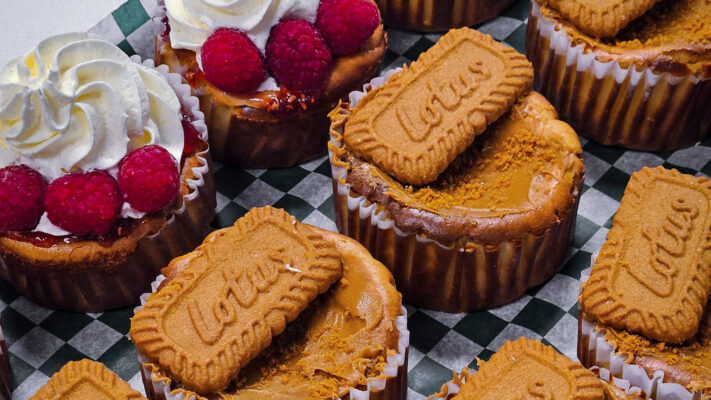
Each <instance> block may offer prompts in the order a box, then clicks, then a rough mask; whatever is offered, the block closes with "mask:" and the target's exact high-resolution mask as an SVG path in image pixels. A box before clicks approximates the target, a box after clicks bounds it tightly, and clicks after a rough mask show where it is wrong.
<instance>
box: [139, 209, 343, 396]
mask: <svg viewBox="0 0 711 400" xmlns="http://www.w3.org/2000/svg"><path fill="white" fill-rule="evenodd" d="M175 263H179V264H187V266H186V267H184V269H183V270H182V271H180V273H178V275H177V276H176V277H175V278H174V279H173V280H171V281H170V283H169V284H168V285H166V286H165V288H163V289H162V290H160V291H159V292H158V293H154V294H153V295H151V297H149V298H148V301H147V302H146V304H145V305H144V307H143V308H142V309H141V310H139V311H138V312H136V315H135V316H134V317H133V319H132V320H131V338H132V340H133V341H134V343H135V344H136V348H137V349H138V351H139V353H141V354H143V355H144V356H146V357H148V358H149V359H151V360H154V361H156V362H157V363H158V364H160V366H161V367H163V368H165V369H166V370H167V371H168V372H169V373H170V374H171V375H173V376H174V377H175V378H176V379H178V380H179V381H181V382H182V383H183V384H184V385H185V386H186V387H188V388H190V389H192V390H194V391H196V392H200V393H210V392H214V391H218V390H221V389H224V388H225V387H226V386H227V385H228V384H229V382H230V381H231V380H233V379H234V378H236V377H237V376H238V375H239V371H240V369H241V368H242V367H244V366H245V365H246V364H247V363H249V361H251V360H252V359H253V358H254V357H256V356H257V355H258V354H259V353H260V352H261V351H262V350H264V349H265V348H267V347H268V346H269V344H270V343H271V341H272V338H273V337H274V336H276V335H279V334H280V333H282V332H283V331H284V329H285V328H286V324H287V323H289V322H291V321H292V320H294V319H295V318H296V317H297V316H298V315H299V314H300V313H301V312H302V311H303V310H304V309H305V308H306V307H307V306H308V304H309V303H310V302H311V301H312V300H313V299H314V298H316V296H317V295H318V294H320V293H323V292H324V291H326V290H327V289H328V288H329V287H330V286H331V285H332V284H333V283H334V282H336V281H337V280H338V279H340V278H341V276H342V274H343V271H342V268H341V259H340V255H339V253H338V251H337V250H336V248H335V246H334V245H333V243H331V242H329V241H327V240H325V239H324V238H323V237H322V236H321V235H319V234H318V233H316V232H314V231H313V230H312V229H309V228H308V227H307V226H305V225H302V224H301V223H299V222H298V221H297V220H296V218H294V217H292V216H291V215H289V214H287V213H286V212H285V211H284V210H280V209H275V208H272V207H263V208H254V209H252V210H251V211H250V212H248V213H247V214H246V215H245V216H244V217H242V218H240V219H239V220H237V222H235V224H234V226H233V227H230V228H225V229H221V230H218V231H216V232H213V233H212V234H211V235H209V236H208V237H207V238H206V239H205V242H203V244H202V245H201V246H200V247H198V248H197V249H196V250H195V251H194V252H192V253H190V254H188V255H186V256H184V257H181V258H177V259H175V260H173V261H172V262H171V264H175Z"/></svg>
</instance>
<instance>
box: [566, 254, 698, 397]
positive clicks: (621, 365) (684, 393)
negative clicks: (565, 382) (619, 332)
mask: <svg viewBox="0 0 711 400" xmlns="http://www.w3.org/2000/svg"><path fill="white" fill-rule="evenodd" d="M591 271H592V268H588V269H586V270H584V271H583V272H582V273H581V276H580V282H581V284H582V283H585V282H587V281H588V278H590V272H591ZM578 358H579V359H580V362H581V363H582V364H583V365H584V366H585V367H586V368H593V367H598V368H599V369H600V374H601V376H602V375H609V376H611V377H612V378H613V380H614V383H615V385H617V386H618V387H620V388H623V389H628V390H629V392H628V393H640V392H643V393H645V394H647V395H648V396H649V398H650V399H651V400H701V399H702V398H703V395H702V393H701V392H695V393H691V392H690V391H689V390H687V389H686V388H685V387H684V386H682V385H680V384H678V383H671V382H664V371H660V370H657V371H654V372H653V373H652V376H651V377H650V376H649V374H648V373H647V371H645V369H644V368H642V367H640V366H639V365H636V364H629V363H626V362H625V361H626V360H627V356H625V355H623V354H620V353H617V352H615V346H614V345H613V344H612V343H610V342H608V341H607V339H605V332H604V330H601V329H599V328H598V327H597V326H596V324H595V323H594V322H590V321H587V320H585V319H583V313H582V312H578Z"/></svg>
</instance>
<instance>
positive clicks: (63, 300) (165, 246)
mask: <svg viewBox="0 0 711 400" xmlns="http://www.w3.org/2000/svg"><path fill="white" fill-rule="evenodd" d="M131 60H132V61H133V62H135V63H137V64H142V65H144V66H146V67H148V68H153V69H155V70H156V71H158V72H159V73H160V74H161V75H163V76H164V77H165V78H166V80H167V82H168V84H169V85H170V86H171V88H173V90H174V91H175V93H176V94H177V96H178V99H179V100H180V104H181V105H182V107H183V109H184V110H185V112H186V113H188V115H189V116H190V117H191V118H192V124H193V126H194V127H195V129H196V130H197V132H198V133H199V137H200V139H202V140H203V141H205V142H206V143H207V140H208V132H207V126H206V125H205V121H204V115H203V113H202V112H201V111H200V103H199V101H198V99H197V98H196V97H194V96H193V95H192V94H191V91H190V86H188V85H186V84H184V83H183V82H182V78H181V76H180V75H178V74H175V73H171V72H170V71H169V70H168V68H167V67H166V66H162V65H161V66H157V67H156V66H155V65H154V62H153V60H144V61H142V60H141V58H140V57H138V56H133V57H131ZM209 150H210V149H209V146H205V148H204V149H203V150H198V151H197V153H195V154H194V155H193V156H191V157H188V158H187V159H186V160H185V162H186V163H187V162H194V163H195V165H196V166H195V167H193V168H192V170H191V172H192V176H191V177H189V178H188V179H187V182H186V184H187V187H188V193H187V194H186V195H184V196H183V198H182V203H181V206H180V208H178V209H175V210H172V211H170V215H169V216H168V219H167V220H166V221H165V224H164V225H163V227H162V228H161V229H160V230H159V231H158V232H156V233H154V234H151V235H147V236H144V237H143V238H140V239H138V241H137V245H136V248H135V250H134V251H133V252H132V253H130V254H127V255H125V256H123V257H124V258H123V259H122V260H121V261H119V262H117V263H116V264H115V265H110V266H107V265H95V266H92V268H90V269H87V268H85V266H84V265H83V264H82V266H81V268H79V267H77V266H75V265H74V264H73V263H71V262H67V263H64V264H56V265H51V266H48V265H44V264H43V265H35V264H33V263H30V262H27V261H26V260H24V259H21V258H19V257H12V255H9V256H7V257H5V258H2V257H0V276H2V277H3V278H4V279H6V280H7V281H8V282H10V283H11V284H12V285H13V286H14V287H15V288H16V289H17V290H18V291H19V292H20V293H22V294H23V295H24V296H25V297H27V298H28V299H30V300H32V301H33V302H35V303H38V304H41V305H43V306H45V307H48V308H55V309H63V310H69V311H78V312H100V311H105V310H107V309H112V308H118V307H125V306H130V305H135V304H138V301H139V299H138V298H139V296H140V294H141V293H143V292H145V291H146V290H148V289H149V287H150V282H151V281H152V280H153V279H154V278H155V276H156V275H157V274H158V273H160V269H161V268H163V267H165V266H166V265H168V263H169V262H170V260H172V259H173V258H175V257H178V256H180V255H183V254H185V253H187V252H189V251H192V250H193V249H194V248H195V247H196V246H197V245H199V244H200V243H201V242H202V240H203V239H204V237H205V235H206V234H207V233H208V232H209V230H210V227H209V223H210V221H212V219H213V217H214V213H215V206H216V198H215V187H214V183H213V175H212V160H211V157H210V152H209ZM193 157H194V159H193ZM38 251H39V250H38Z"/></svg>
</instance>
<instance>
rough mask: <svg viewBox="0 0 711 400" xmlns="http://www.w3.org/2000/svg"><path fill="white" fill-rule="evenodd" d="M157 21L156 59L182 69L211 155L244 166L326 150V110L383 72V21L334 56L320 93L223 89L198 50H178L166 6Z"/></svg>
mask: <svg viewBox="0 0 711 400" xmlns="http://www.w3.org/2000/svg"><path fill="white" fill-rule="evenodd" d="M161 12H162V14H161V16H160V17H158V18H157V19H156V21H158V22H157V25H156V37H155V45H156V63H157V64H164V65H167V66H168V68H170V70H171V71H173V72H177V73H180V74H181V75H182V76H183V78H184V79H185V80H186V81H187V82H188V83H189V84H190V86H191V87H192V88H193V93H194V94H195V96H197V97H198V98H199V99H200V108H201V110H202V111H203V113H204V114H205V122H206V123H207V126H208V129H209V132H210V147H211V151H212V155H213V157H214V158H215V159H216V160H218V161H221V162H226V163H229V164H232V165H237V166H241V167H245V168H272V167H286V166H292V165H295V164H300V163H303V162H306V161H309V160H312V159H314V158H316V157H320V156H322V155H324V154H325V153H326V143H327V142H328V126H329V122H328V117H327V114H328V112H329V111H330V110H331V109H333V107H334V106H335V105H336V104H337V103H338V101H339V100H340V99H342V98H344V97H345V96H347V95H348V93H349V92H351V91H353V90H356V89H359V88H361V87H362V85H363V84H364V83H365V82H368V81H369V80H370V79H371V78H373V77H374V76H377V75H378V73H379V72H380V66H381V63H382V60H383V57H384V55H385V50H386V48H387V33H386V32H385V30H384V29H383V26H382V25H380V26H379V27H378V28H377V29H376V30H375V32H374V33H373V35H372V36H371V37H370V38H369V39H368V40H367V41H366V42H365V43H364V44H363V45H362V47H361V48H360V50H359V51H357V52H355V53H353V54H348V55H344V56H338V57H335V56H334V58H333V68H332V70H331V72H330V75H329V76H328V79H327V80H326V82H325V84H324V88H323V90H322V92H321V93H320V94H318V96H317V97H312V96H307V95H304V94H299V93H296V94H295V93H292V92H290V91H289V90H287V89H286V88H284V87H282V86H279V87H278V88H277V89H269V90H261V91H256V92H250V93H243V94H238V93H229V92H226V91H223V90H221V89H219V88H217V87H216V86H214V85H213V84H211V83H210V82H208V80H207V79H206V78H205V74H204V73H203V72H202V70H201V69H200V66H199V64H198V61H197V59H196V53H195V52H194V51H192V50H187V49H175V48H173V47H171V43H170V35H169V31H170V26H169V22H168V18H167V17H166V16H165V12H166V10H165V8H162V10H161Z"/></svg>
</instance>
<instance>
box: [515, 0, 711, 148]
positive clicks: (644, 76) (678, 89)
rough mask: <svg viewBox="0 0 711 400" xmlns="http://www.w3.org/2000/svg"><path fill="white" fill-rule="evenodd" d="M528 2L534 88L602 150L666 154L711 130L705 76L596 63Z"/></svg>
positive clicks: (709, 86) (709, 85)
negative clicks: (617, 148) (603, 147)
mask: <svg viewBox="0 0 711 400" xmlns="http://www.w3.org/2000/svg"><path fill="white" fill-rule="evenodd" d="M538 1H540V0H533V1H531V11H530V15H529V19H528V28H527V33H526V55H527V56H528V58H529V60H531V63H532V64H533V68H534V71H535V82H534V89H535V90H536V91H538V92H540V93H541V94H543V95H544V96H546V98H547V99H548V101H550V102H551V103H552V104H553V105H554V106H555V108H556V110H558V113H559V114H560V116H561V118H562V119H563V120H565V121H566V122H568V123H569V124H571V125H572V126H573V127H574V128H575V130H576V131H577V132H578V133H579V134H581V135H583V136H585V137H588V138H590V139H592V140H594V141H596V142H598V143H601V144H604V145H620V146H623V147H628V148H631V149H637V150H646V151H668V150H674V149H679V148H684V147H688V146H691V145H693V144H694V143H696V142H698V141H699V140H701V139H703V138H704V137H706V136H707V135H709V133H711V113H708V112H706V111H707V110H708V105H709V104H710V103H711V78H709V77H706V78H701V77H699V76H696V75H693V74H691V73H688V74H686V75H682V76H679V75H673V74H670V73H667V72H664V73H657V72H654V71H653V70H652V69H651V68H649V67H646V66H641V65H634V64H632V63H629V65H626V64H627V63H623V64H621V63H620V62H618V61H615V60H613V61H601V60H599V59H597V58H596V57H595V54H593V53H592V52H586V51H585V47H584V45H583V44H578V45H576V46H574V45H573V43H572V41H571V37H570V36H569V35H568V33H567V32H566V31H565V29H557V28H556V22H555V21H553V20H551V19H548V18H546V17H544V16H543V15H542V13H541V9H540V6H539V4H538Z"/></svg>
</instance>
